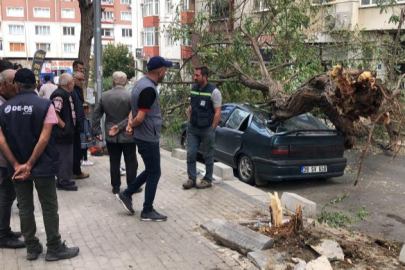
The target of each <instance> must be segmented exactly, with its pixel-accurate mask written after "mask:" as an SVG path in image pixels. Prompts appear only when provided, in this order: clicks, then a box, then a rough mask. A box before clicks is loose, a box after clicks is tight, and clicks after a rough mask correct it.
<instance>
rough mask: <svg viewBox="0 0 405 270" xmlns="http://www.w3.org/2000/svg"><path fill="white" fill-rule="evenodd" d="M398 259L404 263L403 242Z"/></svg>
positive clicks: (404, 250) (404, 249) (404, 248)
mask: <svg viewBox="0 0 405 270" xmlns="http://www.w3.org/2000/svg"><path fill="white" fill-rule="evenodd" d="M399 261H400V262H402V263H405V244H404V245H403V246H402V249H401V253H399Z"/></svg>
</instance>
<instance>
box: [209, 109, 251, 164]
mask: <svg viewBox="0 0 405 270" xmlns="http://www.w3.org/2000/svg"><path fill="white" fill-rule="evenodd" d="M249 115H250V113H249V112H248V111H246V110H243V109H242V108H239V107H237V108H235V110H233V112H232V114H231V115H230V116H229V118H228V119H227V121H226V123H225V124H224V125H223V126H218V127H217V130H216V139H215V150H216V151H215V156H216V158H217V159H219V160H221V161H222V162H224V163H227V164H229V165H231V166H234V165H235V164H234V156H235V154H236V152H238V150H239V149H240V148H241V146H242V139H243V134H244V129H242V128H241V127H242V126H245V125H243V124H244V123H246V121H248V120H249ZM241 129H242V130H241Z"/></svg>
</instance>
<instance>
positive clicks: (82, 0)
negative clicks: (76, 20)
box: [78, 0, 94, 95]
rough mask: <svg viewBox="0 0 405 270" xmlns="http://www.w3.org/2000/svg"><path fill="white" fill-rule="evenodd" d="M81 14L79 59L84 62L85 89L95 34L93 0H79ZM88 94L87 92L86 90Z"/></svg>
mask: <svg viewBox="0 0 405 270" xmlns="http://www.w3.org/2000/svg"><path fill="white" fill-rule="evenodd" d="M78 1H79V8H80V15H81V26H82V27H81V32H80V46H79V60H80V61H82V62H83V63H84V70H85V83H84V86H83V89H86V88H87V85H88V81H89V76H90V50H91V40H92V39H93V36H94V5H93V1H91V0H78ZM84 94H85V95H87V92H86V91H84Z"/></svg>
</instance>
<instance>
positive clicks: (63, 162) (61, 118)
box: [50, 73, 77, 191]
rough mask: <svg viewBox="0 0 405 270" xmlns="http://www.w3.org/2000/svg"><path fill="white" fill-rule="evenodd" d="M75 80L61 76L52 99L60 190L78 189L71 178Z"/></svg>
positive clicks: (74, 120)
mask: <svg viewBox="0 0 405 270" xmlns="http://www.w3.org/2000/svg"><path fill="white" fill-rule="evenodd" d="M74 85H75V82H74V80H73V77H72V75H70V74H68V73H63V74H62V75H61V76H60V78H59V88H58V89H56V90H55V91H54V92H53V93H52V95H51V97H50V99H51V100H52V102H53V104H54V106H55V111H56V113H57V114H56V116H57V117H58V124H57V125H54V126H53V131H52V135H53V137H54V139H55V142H56V149H58V152H59V173H58V176H57V180H58V183H57V185H56V186H57V188H58V189H59V190H66V191H76V190H77V186H76V183H75V182H74V181H72V180H71V179H70V177H71V176H72V168H73V142H74V136H75V125H76V111H75V106H74V103H73V98H72V95H71V93H72V91H73V88H74Z"/></svg>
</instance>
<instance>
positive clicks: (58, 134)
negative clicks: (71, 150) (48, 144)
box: [49, 88, 75, 144]
mask: <svg viewBox="0 0 405 270" xmlns="http://www.w3.org/2000/svg"><path fill="white" fill-rule="evenodd" d="M55 97H61V98H62V100H63V108H62V110H61V111H60V112H57V114H58V115H59V117H60V118H61V119H62V121H63V122H65V127H64V128H61V127H59V126H58V125H54V126H53V130H52V135H53V137H54V139H55V142H56V143H66V144H70V143H73V141H74V134H75V123H74V122H73V117H72V108H71V105H70V100H69V97H71V95H70V93H69V92H68V91H66V90H64V89H62V88H58V89H56V90H55V91H53V93H52V95H51V97H50V98H49V99H50V100H53V99H54V98H55ZM71 98H72V97H71ZM72 99H73V98H72Z"/></svg>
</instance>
